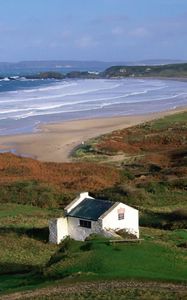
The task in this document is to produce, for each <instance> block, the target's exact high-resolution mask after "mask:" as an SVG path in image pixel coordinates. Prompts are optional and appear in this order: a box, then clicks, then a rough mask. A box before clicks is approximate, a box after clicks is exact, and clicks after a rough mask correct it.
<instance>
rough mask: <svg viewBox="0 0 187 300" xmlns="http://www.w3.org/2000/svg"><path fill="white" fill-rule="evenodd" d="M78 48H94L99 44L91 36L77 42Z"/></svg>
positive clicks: (83, 37) (81, 38)
mask: <svg viewBox="0 0 187 300" xmlns="http://www.w3.org/2000/svg"><path fill="white" fill-rule="evenodd" d="M75 44H76V46H77V47H78V48H93V47H96V46H98V44H99V42H98V41H97V40H95V39H94V38H93V37H92V36H90V35H85V36H82V37H80V38H79V39H77V40H76V41H75Z"/></svg>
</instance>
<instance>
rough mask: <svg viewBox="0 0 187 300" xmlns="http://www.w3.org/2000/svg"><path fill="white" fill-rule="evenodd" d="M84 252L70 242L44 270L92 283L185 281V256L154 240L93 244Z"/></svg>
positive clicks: (78, 245) (179, 251) (51, 274)
mask: <svg viewBox="0 0 187 300" xmlns="http://www.w3.org/2000/svg"><path fill="white" fill-rule="evenodd" d="M87 243H91V245H90V246H89V247H88V249H89V250H83V247H82V248H81V244H80V243H76V242H73V241H72V242H71V244H70V247H69V249H68V251H67V252H65V253H59V252H58V253H57V254H56V255H57V256H56V259H55V257H53V261H54V263H52V264H51V265H50V266H48V267H47V268H46V269H45V270H44V273H45V276H47V277H53V278H54V277H56V278H58V277H67V276H70V275H71V276H72V275H73V276H75V277H76V276H82V277H83V278H91V279H97V278H100V279H114V278H118V279H125V278H129V279H130V278H136V279H149V280H150V279H154V280H174V281H185V280H186V279H187V278H186V265H185V262H186V259H187V257H186V254H185V252H183V251H181V250H179V249H178V248H177V247H174V246H172V245H171V244H169V243H166V242H158V241H157V240H155V241H154V240H149V239H148V240H145V241H143V242H142V243H141V244H136V245H134V244H133V245H129V244H116V245H111V244H108V243H107V240H105V241H100V240H97V239H96V240H92V241H89V242H87ZM85 248H86V247H85Z"/></svg>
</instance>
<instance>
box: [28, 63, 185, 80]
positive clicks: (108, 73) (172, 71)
mask: <svg viewBox="0 0 187 300" xmlns="http://www.w3.org/2000/svg"><path fill="white" fill-rule="evenodd" d="M25 77H26V78H27V79H65V78H80V79H95V78H118V77H120V78H123V77H124V78H125V77H171V78H175V77H176V78H177V77H187V63H182V64H181V63H180V64H167V65H138V66H124V65H120V66H111V67H109V68H107V69H106V70H105V71H103V72H88V71H72V72H69V73H66V74H62V73H60V72H54V71H49V72H42V73H38V74H33V75H25Z"/></svg>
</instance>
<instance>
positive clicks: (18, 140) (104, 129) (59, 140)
mask: <svg viewBox="0 0 187 300" xmlns="http://www.w3.org/2000/svg"><path fill="white" fill-rule="evenodd" d="M183 111H187V107H178V108H176V109H174V110H169V111H163V112H156V113H149V114H143V115H133V116H118V117H105V118H94V119H82V120H74V121H66V122H61V123H48V124H45V125H41V126H40V127H39V129H40V130H39V131H37V132H35V133H29V134H20V135H12V136H0V152H12V153H14V154H16V155H20V156H23V157H32V158H34V159H37V160H40V161H46V162H71V157H70V155H71V154H72V152H73V150H74V149H75V148H76V147H77V146H79V145H80V144H81V143H82V142H84V141H86V140H88V139H90V138H94V137H97V136H99V135H102V134H106V133H109V132H112V131H113V130H118V129H123V128H127V127H131V126H135V125H138V124H141V123H144V122H147V121H151V120H154V119H158V118H160V117H164V116H167V115H171V114H175V113H177V112H183Z"/></svg>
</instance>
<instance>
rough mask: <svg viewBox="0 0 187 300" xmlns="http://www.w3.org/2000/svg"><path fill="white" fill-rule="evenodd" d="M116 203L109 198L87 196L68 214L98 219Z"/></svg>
mask: <svg viewBox="0 0 187 300" xmlns="http://www.w3.org/2000/svg"><path fill="white" fill-rule="evenodd" d="M114 204H115V203H114V202H111V201H108V200H101V199H91V198H85V199H84V200H83V201H82V202H81V203H79V204H78V205H77V206H76V207H75V208H73V209H72V210H71V211H70V212H69V213H68V214H67V215H68V216H70V217H75V218H81V219H86V220H92V221H97V220H98V218H99V217H100V216H101V215H102V214H104V213H105V212H106V211H107V210H109V209H110V208H111V207H112V206H113V205H114Z"/></svg>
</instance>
